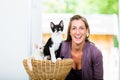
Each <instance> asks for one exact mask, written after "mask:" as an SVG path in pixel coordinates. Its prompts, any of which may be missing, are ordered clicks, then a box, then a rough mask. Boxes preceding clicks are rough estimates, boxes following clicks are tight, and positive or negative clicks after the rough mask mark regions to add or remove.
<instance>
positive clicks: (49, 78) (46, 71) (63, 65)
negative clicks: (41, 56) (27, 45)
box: [23, 59, 73, 80]
mask: <svg viewBox="0 0 120 80" xmlns="http://www.w3.org/2000/svg"><path fill="white" fill-rule="evenodd" d="M31 63H32V71H31V70H30V69H29V67H28V65H27V59H24V60H23V65H24V68H25V70H26V72H27V73H28V75H29V77H30V79H31V80H65V77H66V76H67V74H68V73H69V71H70V69H71V67H72V64H73V60H72V59H63V60H57V61H56V63H53V62H51V61H50V60H35V59H31Z"/></svg>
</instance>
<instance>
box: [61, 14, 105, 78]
mask: <svg viewBox="0 0 120 80" xmlns="http://www.w3.org/2000/svg"><path fill="white" fill-rule="evenodd" d="M89 35H90V29H89V25H88V23H87V20H86V19H85V18H84V17H82V16H80V15H74V16H73V17H71V19H70V22H69V27H68V33H67V39H66V40H65V41H63V42H62V47H61V56H62V57H64V58H72V59H73V61H74V63H73V65H72V69H71V71H70V73H69V74H68V75H67V77H66V79H65V80H103V61H102V58H103V57H102V53H101V51H100V50H99V49H98V48H97V47H96V46H95V45H94V44H93V43H92V42H90V41H89V39H88V38H89Z"/></svg>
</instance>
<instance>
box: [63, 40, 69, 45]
mask: <svg viewBox="0 0 120 80" xmlns="http://www.w3.org/2000/svg"><path fill="white" fill-rule="evenodd" d="M69 44H70V42H68V41H62V45H66V46H68V45H69Z"/></svg>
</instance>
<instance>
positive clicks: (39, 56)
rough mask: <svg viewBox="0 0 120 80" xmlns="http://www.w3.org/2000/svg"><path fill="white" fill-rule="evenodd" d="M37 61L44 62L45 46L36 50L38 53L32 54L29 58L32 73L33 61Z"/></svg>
mask: <svg viewBox="0 0 120 80" xmlns="http://www.w3.org/2000/svg"><path fill="white" fill-rule="evenodd" d="M32 59H36V60H43V59H44V54H43V46H42V47H41V49H40V48H37V49H36V52H35V53H34V54H32V55H31V56H30V57H29V58H27V64H28V67H29V69H30V70H31V71H32V63H31V60H32Z"/></svg>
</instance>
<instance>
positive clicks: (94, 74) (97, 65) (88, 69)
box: [60, 41, 103, 80]
mask: <svg viewBox="0 0 120 80" xmlns="http://www.w3.org/2000/svg"><path fill="white" fill-rule="evenodd" d="M60 54H61V56H63V57H64V58H71V45H70V42H65V41H64V42H62V47H61V53H60ZM82 80H103V56H102V53H101V51H100V50H99V49H98V48H97V47H96V46H95V45H94V44H93V43H90V42H85V45H84V47H83V54H82Z"/></svg>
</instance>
